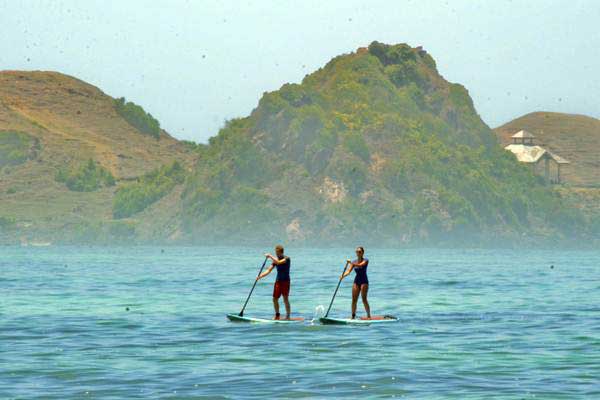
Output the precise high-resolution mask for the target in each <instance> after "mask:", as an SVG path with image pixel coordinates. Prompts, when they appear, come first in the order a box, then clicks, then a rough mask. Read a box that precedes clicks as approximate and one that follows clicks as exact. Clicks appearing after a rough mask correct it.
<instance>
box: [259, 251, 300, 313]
mask: <svg viewBox="0 0 600 400" xmlns="http://www.w3.org/2000/svg"><path fill="white" fill-rule="evenodd" d="M265 257H267V258H270V259H271V261H273V263H272V264H271V267H270V268H269V269H267V270H266V271H265V272H263V273H262V274H260V275H259V276H258V277H257V278H256V280H259V279H262V278H264V277H265V276H267V275H269V274H270V273H271V271H273V268H277V277H276V278H275V286H274V287H273V308H275V319H279V318H280V314H279V297H281V296H283V304H284V305H285V314H286V315H285V319H290V314H291V307H290V302H289V300H288V296H289V295H290V264H291V260H290V258H289V257H288V256H286V255H285V254H283V246H282V245H277V246H276V247H275V256H273V255H271V254H265Z"/></svg>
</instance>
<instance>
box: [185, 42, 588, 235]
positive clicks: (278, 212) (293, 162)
mask: <svg viewBox="0 0 600 400" xmlns="http://www.w3.org/2000/svg"><path fill="white" fill-rule="evenodd" d="M198 155H199V158H200V163H199V164H198V167H197V168H196V170H195V171H194V174H193V176H192V177H190V179H188V181H187V183H186V187H185V191H184V194H183V195H184V203H183V212H184V232H185V234H186V235H188V236H190V237H191V239H192V240H193V241H196V242H201V241H204V242H206V241H225V242H237V243H239V241H243V242H244V243H248V242H252V241H254V242H267V241H272V240H282V238H284V239H287V240H288V241H296V242H301V243H317V244H321V245H325V244H333V243H341V242H345V243H347V242H353V241H356V242H366V243H373V244H389V245H402V244H405V245H423V244H444V243H448V244H455V243H461V244H473V243H476V244H480V243H493V244H495V245H499V244H502V243H505V244H508V243H515V242H520V241H528V240H544V239H548V238H554V239H559V238H561V237H565V236H573V232H575V231H576V228H575V227H576V226H577V224H580V225H581V224H585V221H584V220H583V216H582V215H581V213H580V212H579V211H578V210H576V209H574V208H568V207H564V201H563V199H562V198H561V196H560V195H559V194H558V193H557V192H554V191H552V190H551V189H550V188H549V187H547V186H544V185H543V183H542V182H541V180H540V179H539V178H538V177H535V176H533V175H532V174H531V173H530V172H529V170H528V169H527V168H525V167H524V166H523V165H520V164H519V163H517V162H516V160H515V159H514V157H513V156H512V155H510V154H508V153H507V152H505V151H504V150H502V148H501V147H500V146H499V145H498V141H497V138H496V136H495V135H494V133H493V132H492V130H491V129H489V127H487V126H486V125H485V123H484V122H483V121H482V120H481V119H480V117H479V116H478V114H477V112H476V110H475V109H474V107H473V103H472V100H471V98H470V96H469V94H468V92H467V90H466V89H465V88H464V87H462V86H461V85H459V84H454V83H449V82H447V81H446V80H445V79H444V78H443V77H442V76H441V75H440V74H439V73H438V71H437V69H436V65H435V61H434V60H433V58H432V57H431V56H430V55H429V54H427V52H425V51H424V50H422V49H421V48H411V47H409V46H407V45H395V46H388V45H384V44H380V43H377V42H374V43H372V44H371V45H370V46H369V48H368V49H367V48H362V49H359V50H358V51H357V52H355V53H351V54H346V55H342V56H339V57H336V58H334V59H333V60H331V61H330V62H329V63H328V64H327V65H326V66H325V67H323V68H321V69H320V70H318V71H316V72H314V73H312V74H310V75H307V76H306V77H305V78H304V79H303V81H302V83H301V84H299V85H298V84H286V85H284V86H283V87H282V88H281V89H279V90H277V91H275V92H271V93H266V94H265V95H264V96H263V97H262V98H261V100H260V102H259V104H258V107H257V108H256V109H255V110H254V111H253V112H252V113H251V115H250V116H248V117H246V118H241V119H236V120H232V121H229V122H228V123H227V125H226V126H225V127H224V128H223V129H222V130H221V131H220V132H219V134H218V135H217V136H216V137H213V138H211V140H210V142H209V145H208V146H201V147H200V148H199V149H198ZM579 233H581V234H582V235H588V234H590V232H589V231H588V230H585V229H582V230H580V231H577V234H579Z"/></svg>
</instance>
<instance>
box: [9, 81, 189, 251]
mask: <svg viewBox="0 0 600 400" xmlns="http://www.w3.org/2000/svg"><path fill="white" fill-rule="evenodd" d="M175 160H179V161H180V162H181V163H182V164H183V165H186V166H187V165H189V164H190V163H191V160H192V155H191V152H190V151H189V149H188V148H187V147H186V146H185V145H184V144H182V143H180V142H179V141H177V140H176V139H174V138H173V137H171V136H169V135H168V134H167V133H166V132H165V131H163V130H161V129H160V128H159V124H158V122H157V121H156V120H155V119H154V118H153V117H152V116H151V115H149V114H147V113H145V111H143V109H141V107H139V106H136V105H134V104H133V103H129V102H124V101H122V100H121V101H118V100H115V99H113V98H111V97H110V96H108V95H106V94H104V93H103V92H102V91H101V90H100V89H98V88H96V87H94V86H92V85H89V84H87V83H85V82H82V81H80V80H78V79H75V78H73V77H70V76H66V75H62V74H60V73H56V72H40V71H36V72H24V71H1V72H0V205H1V207H0V237H1V238H2V240H3V241H4V242H6V241H8V242H14V241H22V242H23V243H29V242H32V243H45V242H56V241H67V242H68V241H79V240H88V241H91V242H96V241H98V242H102V241H103V240H104V239H106V238H107V237H117V239H118V238H119V237H120V236H123V235H125V236H130V235H133V234H134V231H135V228H134V225H135V224H136V223H137V222H139V221H131V220H129V221H127V220H115V219H114V218H113V201H114V197H115V193H116V192H117V191H118V190H119V189H120V188H121V187H122V186H124V185H127V184H128V183H131V182H132V181H134V180H135V178H136V177H139V176H142V175H144V174H146V173H148V172H150V171H153V170H155V169H156V168H159V167H161V166H163V165H167V164H170V163H172V162H173V161H175ZM165 212H167V211H165ZM168 212H171V211H168ZM159 214H160V212H159ZM111 232H112V233H111ZM113 234H114V235H113Z"/></svg>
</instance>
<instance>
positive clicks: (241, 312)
mask: <svg viewBox="0 0 600 400" xmlns="http://www.w3.org/2000/svg"><path fill="white" fill-rule="evenodd" d="M268 259H269V257H265V262H263V263H262V266H261V267H260V271H258V275H256V276H257V277H258V276H259V275H260V274H261V272H262V270H263V268H265V265H266V264H267V260H268ZM256 282H258V279H255V280H254V285H252V289H250V293H248V298H247V299H246V302H245V303H244V307H242V311H240V313H239V314H238V315H239V316H240V317H243V316H244V310H245V309H246V306H247V305H248V300H250V296H252V292H253V291H254V287H255V286H256Z"/></svg>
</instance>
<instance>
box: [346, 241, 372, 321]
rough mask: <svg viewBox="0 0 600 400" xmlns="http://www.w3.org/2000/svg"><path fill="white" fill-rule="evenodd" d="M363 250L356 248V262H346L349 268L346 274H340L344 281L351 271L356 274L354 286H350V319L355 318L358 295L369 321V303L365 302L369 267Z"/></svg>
mask: <svg viewBox="0 0 600 400" xmlns="http://www.w3.org/2000/svg"><path fill="white" fill-rule="evenodd" d="M364 255H365V249H364V248H363V247H361V246H358V247H357V248H356V260H354V261H351V260H346V263H347V264H349V265H350V268H348V269H346V272H344V273H343V274H342V277H341V279H344V278H345V277H347V276H348V275H350V273H351V272H352V270H354V272H355V273H356V276H355V277H354V285H352V319H354V318H356V303H357V302H358V294H359V293H360V295H361V297H362V302H363V305H364V306H365V311H366V312H367V318H368V319H371V307H369V301H368V300H367V293H368V292H369V278H368V277H367V267H368V266H369V259H367V258H364Z"/></svg>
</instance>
